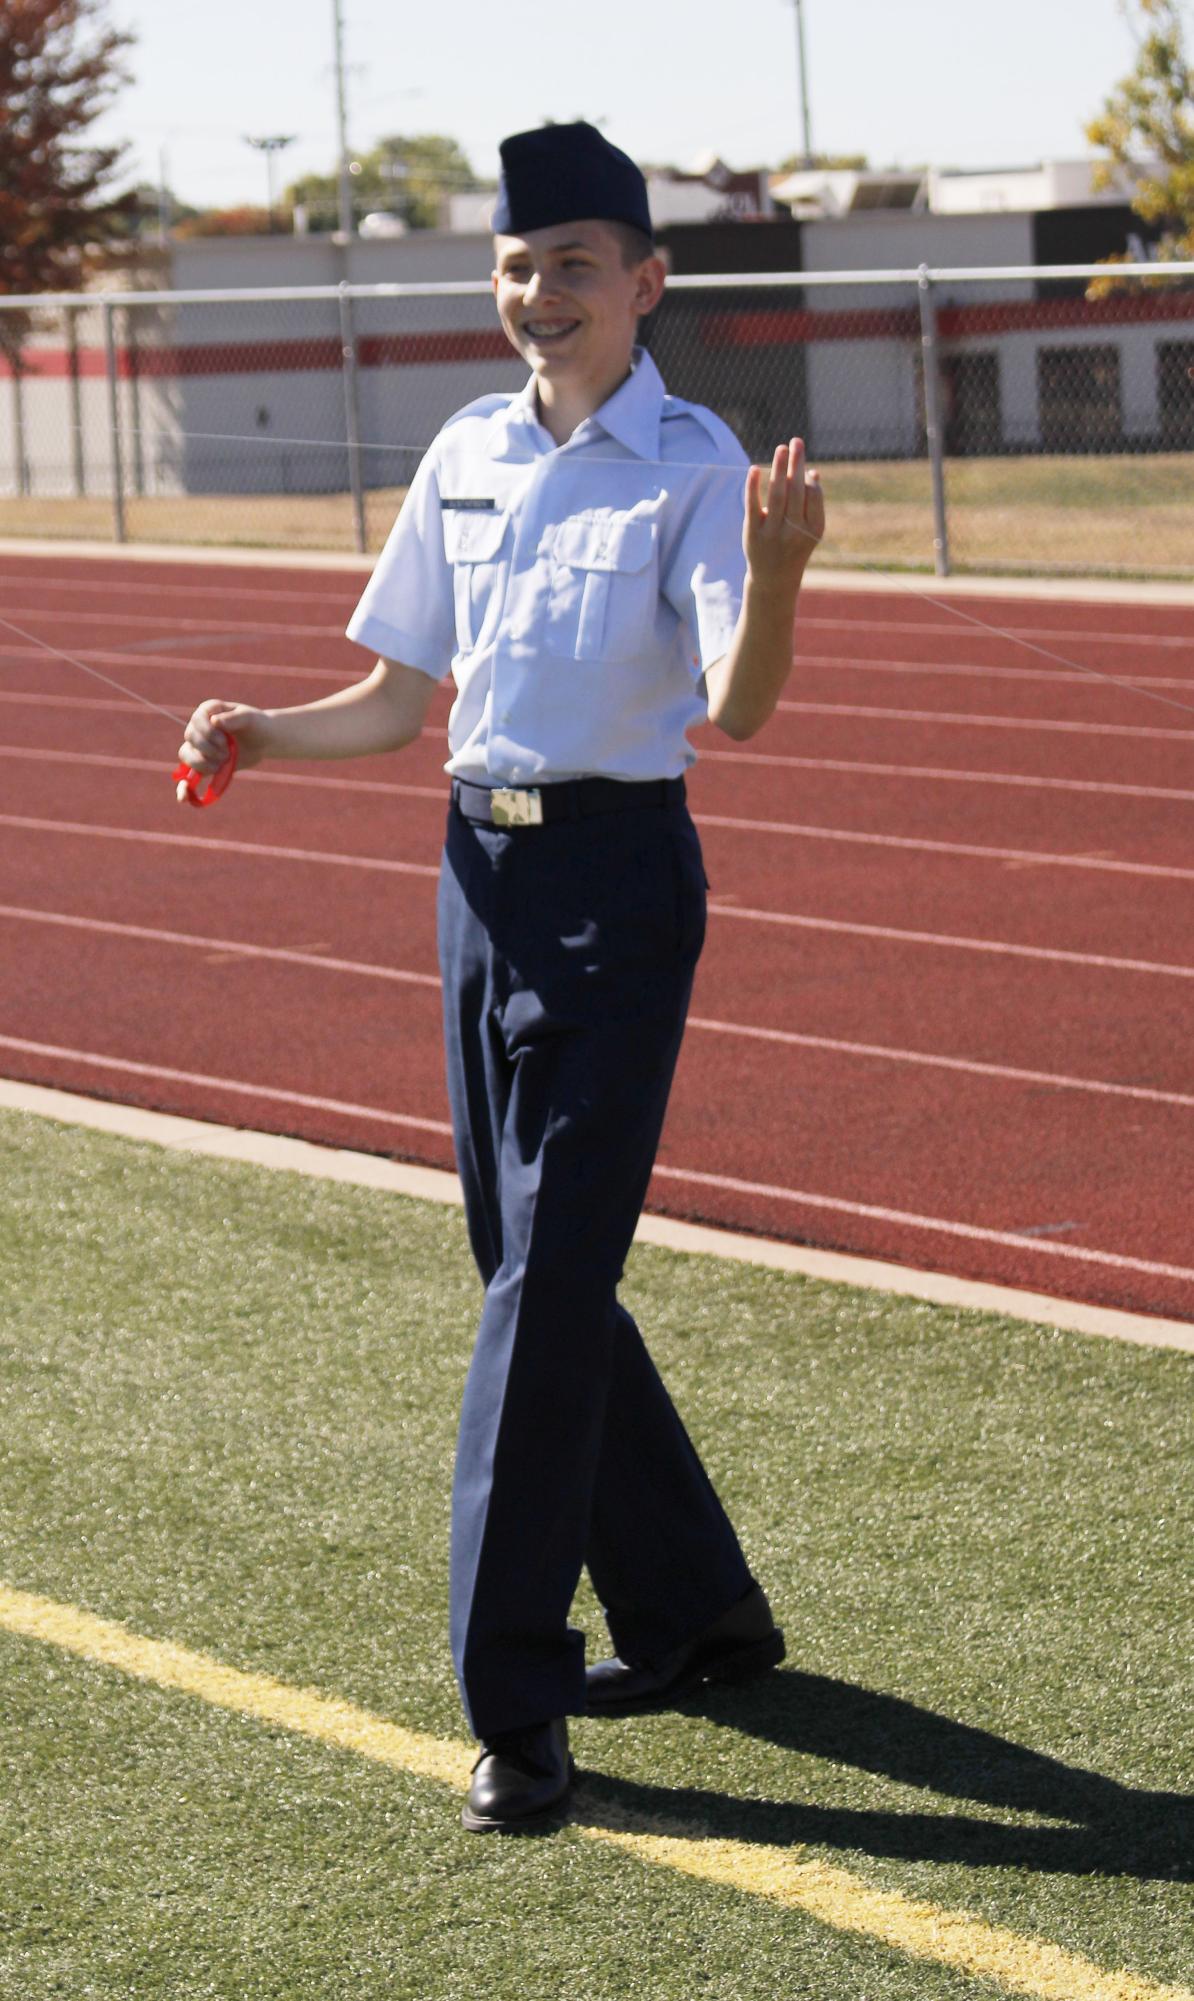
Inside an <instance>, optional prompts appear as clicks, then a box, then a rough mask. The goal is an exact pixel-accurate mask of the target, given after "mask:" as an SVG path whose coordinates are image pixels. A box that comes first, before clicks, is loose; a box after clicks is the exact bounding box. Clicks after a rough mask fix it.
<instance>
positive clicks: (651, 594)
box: [348, 350, 747, 785]
mask: <svg viewBox="0 0 1194 2001" xmlns="http://www.w3.org/2000/svg"><path fill="white" fill-rule="evenodd" d="M746 464H747V459H746V454H745V453H744V452H743V450H742V447H741V446H740V445H739V443H738V441H737V439H736V438H735V437H734V435H733V433H732V432H731V431H729V430H728V429H727V428H726V426H725V425H724V424H723V423H722V422H721V420H720V418H718V417H716V416H714V415H713V413H712V412H711V411H709V410H705V409H702V408H701V407H700V405H698V404H694V403H686V402H683V401H682V400H680V399H679V398H678V397H674V396H668V395H667V394H666V393H665V391H664V387H663V383H662V381H661V379H660V376H659V372H658V370H657V369H656V367H655V364H654V363H653V362H652V360H651V358H650V356H649V355H647V354H645V353H643V352H642V351H639V350H636V355H635V362H634V366H633V368H632V371H631V373H630V374H629V376H628V377H627V378H626V380H625V381H624V382H623V383H622V384H621V385H620V386H619V388H618V389H617V390H615V392H614V394H613V395H612V396H611V397H610V398H609V400H608V401H607V402H606V403H604V404H603V405H602V407H601V408H600V409H599V410H598V411H597V412H596V413H595V415H594V416H592V417H590V418H588V419H587V420H586V421H585V422H584V423H583V424H581V425H579V426H578V428H577V429H576V430H575V431H574V432H573V434H572V436H571V438H569V439H568V441H567V443H566V444H563V445H557V444H556V443H555V441H554V440H553V438H552V437H551V436H550V434H549V433H548V432H547V431H546V430H545V429H544V428H543V426H542V425H541V423H540V422H539V415H538V405H537V402H536V398H535V390H534V383H533V381H532V382H530V383H528V385H527V387H526V389H525V390H523V391H522V392H521V393H520V394H518V395H515V396H508V395H506V396H503V395H495V396H486V397H482V398H480V399H479V400H478V401H477V402H475V403H470V404H469V405H468V406H467V407H466V408H465V409H463V410H461V411H459V412H458V413H457V415H456V416H455V417H453V418H452V419H451V420H450V421H449V422H448V423H447V424H446V425H445V427H444V429H443V430H442V431H441V432H440V434H439V436H438V437H437V438H436V440H435V442H434V443H433V444H432V446H431V447H430V449H429V451H428V452H427V454H426V456H425V458H424V459H423V461H422V464H421V465H420V467H419V470H418V472H417V473H416V475H415V478H414V481H413V483H412V485H411V488H410V491H409V493H408V494H407V497H406V501H405V504H404V506H403V508H402V511H401V513H400V514H399V516H398V519H397V521H396V522H395V524H394V527H393V530H392V531H391V534H390V537H389V540H388V541H387V543H386V545H385V548H384V549H383V551H382V553H381V556H380V557H379V559H378V563H377V567H376V569H375V570H374V572H373V575H372V577H371V578H370V580H369V583H368V585H367V586H366V588H365V591H364V594H363V596H362V598H361V601H360V603H359V604H358V606H357V608H356V610H355V612H354V613H353V615H352V619H351V621H350V623H349V626H348V636H349V638H350V639H355V640H358V641H359V642H360V643H361V644H362V645H363V646H368V647H369V648H370V649H371V650H372V651H374V652H375V653H379V654H382V655H384V656H385V657H386V658H388V659H392V660H399V661H402V662H403V663H404V664H405V665H406V666H408V667H413V668H416V669H418V670H419V671H420V672H422V673H425V674H430V675H433V676H434V677H435V678H436V679H439V678H440V677H442V676H443V675H444V674H446V673H447V672H448V671H449V670H450V671H451V674H452V676H453V679H454V681H455V684H456V699H455V702H454V704H453V707H452V713H451V718H450V720H449V725H448V738H449V746H450V751H451V755H450V757H449V759H448V765H447V769H448V770H449V771H450V772H451V773H452V774H453V775H454V776H456V777H460V778H464V779H469V780H471V781H473V782H474V783H478V784H483V785H510V784H515V785H518V784H538V783H549V782H551V781H553V780H559V779H566V778H579V777H587V776H592V775H600V776H605V777H610V778H623V779H649V778H672V777H675V776H677V775H678V774H679V773H681V772H683V771H684V770H685V769H686V767H687V766H688V765H690V764H691V763H692V762H693V760H694V758H695V755H696V753H695V751H694V750H693V748H692V745H691V744H690V743H689V741H688V732H689V731H690V730H691V729H692V728H693V727H694V726H695V725H696V724H698V723H700V722H703V721H704V720H705V717H706V713H707V711H706V703H705V696H704V689H703V681H702V676H703V674H704V672H705V670H706V669H707V668H708V667H709V666H711V665H712V663H713V662H714V661H715V660H717V659H719V658H720V657H721V655H722V654H723V653H725V652H726V651H727V649H728V647H729V644H730V641H731V638H732V636H733V632H734V627H735V625H736V623H737V619H738V613H739V610H740V608H741V604H742V593H743V588H744V583H745V569H746V565H745V557H744V555H743V551H742V502H743V488H744V474H745V467H746Z"/></svg>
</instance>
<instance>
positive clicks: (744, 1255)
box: [0, 1078, 1194, 1354]
mask: <svg viewBox="0 0 1194 2001" xmlns="http://www.w3.org/2000/svg"><path fill="white" fill-rule="evenodd" d="M0 1109H3V1110H7V1111H18V1112H27V1113H31V1114H33V1115H34V1116H36V1117H39V1118H47V1119H56V1120H58V1121H60V1122H61V1123H63V1124H66V1125H81V1126H87V1127H89V1128H91V1129H92V1130H94V1131H97V1132H108V1133H115V1134H117V1135H118V1136H119V1137H121V1138H124V1139H132V1140H141V1141H147V1142H149V1143H151V1144H153V1145H156V1146H164V1147H167V1148H169V1149H170V1150H172V1151H174V1152H178V1153H191V1154H198V1155H205V1156H207V1157H208V1158H209V1159H217V1160H232V1161H243V1162H245V1163H247V1164H249V1165H251V1166H255V1167H268V1168H281V1169H283V1170H285V1171H287V1172H289V1173H292V1174H304V1175H308V1176H310V1177H311V1178H313V1179H316V1180H323V1181H337V1182H342V1183H345V1184H347V1185H349V1186H351V1187H356V1188H378V1189H382V1190H385V1191H387V1192H388V1193H390V1194H394V1195H407V1196H412V1197H414V1198H415V1199H416V1200H419V1201H424V1202H443V1203H448V1204H451V1205H452V1206H454V1207H457V1208H458V1207H460V1206H461V1200H462V1198H461V1193H460V1184H459V1182H458V1181H457V1179H456V1176H455V1175H454V1174H445V1173H444V1172H443V1171H442V1170H441V1169H438V1168H433V1167H418V1166H416V1165H414V1164H412V1163H408V1162H405V1161H396V1160H387V1159H384V1158H382V1157H381V1156H380V1155H377V1154H369V1153H354V1152H351V1151H350V1150H349V1149H347V1148H344V1147H330V1146H317V1145H315V1144H313V1143H312V1142H311V1141H310V1140H303V1139H290V1138H287V1137H285V1136H284V1135H281V1134H277V1133H265V1132H255V1131H253V1130H251V1129H250V1128H248V1127H242V1126H223V1125H217V1124H215V1123H213V1122H211V1121H208V1120H203V1119H191V1118H181V1117H178V1116H177V1115H175V1114H173V1113H167V1112H153V1111H147V1110H145V1109H144V1108H143V1107H141V1106H139V1105H124V1104H117V1103H113V1102H112V1101H110V1100H107V1099H102V1098H88V1097H84V1096H82V1095H80V1094H79V1093H77V1092H73V1091H60V1090H56V1089H51V1088H49V1087H48V1086H45V1085H41V1084H25V1083H19V1082H15V1081H12V1080H9V1079H5V1078H0ZM635 1241H636V1242H637V1243H641V1244H652V1245H655V1246H657V1247H659V1248H661V1249H664V1250H670V1251H679V1252H683V1253H686V1254H688V1255H690V1256H691V1255H695V1256H704V1257H717V1258H722V1259H727V1260H729V1261H730V1262H732V1263H737V1264H749V1265H756V1266H762V1267H765V1268H767V1269H769V1270H772V1271H784V1272H794V1273H796V1274H797V1275H799V1276H801V1277H804V1278H814V1279H822V1280H825V1281H828V1282H829V1283H831V1284H834V1285H850V1286H856V1287H860V1288H863V1289H866V1290H871V1291H878V1292H890V1293H893V1294H895V1295H897V1296H899V1297H902V1298H909V1299H923V1300H928V1301H930V1302H931V1303H932V1304H934V1305H937V1306H952V1307H955V1308H958V1309H961V1310H963V1311H969V1312H980V1313H999V1314H1004V1315H1006V1316H1009V1317H1010V1318H1012V1319H1016V1320H1028V1321H1033V1322H1036V1323H1038V1324H1043V1325H1044V1326H1047V1327H1057V1328H1060V1329H1064V1330H1065V1331H1067V1332H1070V1333H1078V1334H1096V1335H1100V1336H1102V1337H1104V1338H1106V1339H1110V1340H1116V1341H1128V1342H1132V1343H1135V1344H1136V1345H1138V1346H1141V1347H1150V1348H1174V1349H1178V1350H1182V1351H1184V1352H1185V1353H1187V1354H1194V1322H1189V1321H1184V1320H1166V1319H1161V1318H1159V1317H1158V1318H1156V1319H1154V1318H1152V1317H1151V1316H1150V1315H1148V1314H1144V1313H1125V1312H1122V1311H1120V1310H1119V1309H1117V1308H1114V1307H1103V1306H1088V1305H1084V1304H1083V1303H1082V1302H1081V1301H1079V1300H1070V1299H1056V1298H1054V1297H1052V1296H1051V1295H1050V1294H1048V1293H1042V1292H1025V1291H1020V1290H1019V1289H1018V1288H1016V1287H1014V1286H1004V1285H988V1284H985V1283H983V1282H980V1281H978V1280H974V1279H963V1278H954V1277H951V1276H950V1275H949V1274H948V1273H946V1272H933V1271H920V1270H917V1269H916V1268H915V1267H912V1266H906V1265H897V1264H888V1263H885V1262H883V1261H881V1260H879V1259H877V1258H861V1257H850V1256H847V1255H846V1254H844V1253H842V1252H838V1251H820V1250H816V1249H814V1248H813V1247H811V1246H809V1245H804V1244H789V1243H783V1242H780V1241H777V1240H776V1239H773V1238H768V1237H751V1236H742V1235H739V1234H737V1233H735V1232H733V1231H730V1230H717V1229H711V1228H709V1227H707V1226H706V1225H703V1224H697V1223H682V1222H677V1221H675V1220H673V1219H672V1218H671V1217H668V1216H656V1215H644V1216H643V1217H641V1218H640V1221H639V1226H638V1229H637V1231H636V1232H635Z"/></svg>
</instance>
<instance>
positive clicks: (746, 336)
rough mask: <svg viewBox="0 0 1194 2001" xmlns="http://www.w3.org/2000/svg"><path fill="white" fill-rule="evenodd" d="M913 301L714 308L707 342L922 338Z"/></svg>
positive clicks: (705, 326) (704, 325)
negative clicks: (824, 307) (831, 307)
mask: <svg viewBox="0 0 1194 2001" xmlns="http://www.w3.org/2000/svg"><path fill="white" fill-rule="evenodd" d="M919 339H920V316H919V314H918V313H917V312H916V311H915V310H914V309H913V308H911V307H907V306H899V307H896V308H894V309H893V308H891V307H874V308H872V309H870V310H867V309H865V308H864V309H862V310H856V311H854V312H840V313H837V312H834V313H817V312H811V311H807V310H803V309H801V308H799V307H795V306H783V307H779V308H778V309H777V308H772V307H768V308H767V309H765V310H764V311H762V312H757V313H746V312H735V313H709V314H708V315H707V316H706V317H705V318H704V319H703V320H702V321H701V341H702V344H703V345H704V346H705V347H793V346H796V345H798V344H802V343H804V342H808V341H819V340H919Z"/></svg>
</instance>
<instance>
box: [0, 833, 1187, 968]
mask: <svg viewBox="0 0 1194 2001" xmlns="http://www.w3.org/2000/svg"><path fill="white" fill-rule="evenodd" d="M6 821H7V824H8V825H10V826H11V825H21V824H24V825H26V826H28V827H30V828H34V829H45V830H48V831H50V832H51V833H73V834H84V835H91V836H94V837H95V838H97V839H100V840H124V841H143V842H144V841H154V842H158V843H159V844H161V845H169V846H171V847H184V848H202V849H203V851H204V853H206V854H209V855H210V854H214V855H218V854H220V853H221V852H223V853H227V854H248V855H264V856H266V857H268V858H274V859H281V860H284V861H304V862H323V863H334V864H335V865H337V866H341V867H343V866H353V865H355V866H357V867H363V868H370V869H379V870H384V871H393V872H395V873H400V874H404V875H422V876H438V874H439V870H438V868H436V867H434V866H432V865H431V864H430V863H426V864H425V863H421V862H398V861H388V860H387V861H364V862H362V861H361V860H360V859H359V857H357V856H355V855H343V856H337V855H326V854H320V853H318V852H316V851H315V850H312V849H309V848H283V847H266V846H264V845H263V844H262V843H260V842H257V841H230V840H226V839H225V840H218V841H217V840H215V839H212V840H204V839H203V838H201V837H200V836H199V835H197V834H146V833H142V832H140V831H138V830H137V829H135V828H131V827H127V828H121V829H115V828H112V827H99V828H97V827H93V826H91V825H85V824H83V823H81V822H78V823H75V824H74V825H67V824H65V823H63V822H60V821H57V820H44V821H43V820H34V819H28V820H25V821H24V822H23V823H22V822H21V821H20V820H19V819H18V818H17V816H16V815H14V814H9V815H6V816H0V825H3V824H5V822H6ZM709 914H710V916H711V917H732V918H736V919H738V920H740V921H744V922H747V923H753V924H778V925H787V926H791V927H794V928H796V929H800V930H805V931H831V932H840V933H842V934H843V935H846V936H850V937H856V938H882V939H886V940H890V941H891V942H892V943H894V944H905V945H936V946H939V947H941V948H943V949H945V950H950V951H965V952H990V953H994V954H997V955H1003V956H1006V957H1010V958H1015V959H1043V960H1047V961H1049V962H1051V963H1053V964H1056V965H1063V966H1100V967H1103V968H1104V969H1105V970H1107V971H1109V972H1118V973H1160V974H1167V975H1169V976H1171V977H1173V978H1176V979H1183V980H1191V979H1194V966H1177V965H1172V964H1170V963H1168V962H1166V961H1165V960H1154V959H1127V958H1120V957H1116V956H1114V955H1113V954H1110V953H1105V952H1074V951H1067V950H1064V949H1062V948H1061V947H1057V946H1049V945H1020V944H1015V943H1011V942H1008V941H1006V940H1004V939H997V938H966V937H958V936H954V935H952V934H951V933H949V932H941V931H912V930H904V929H900V928H899V927H897V926H895V925H890V924H863V923H859V922H856V921H852V920H848V919H845V918H840V917H812V916H808V915H806V914H804V913H803V912H799V911H789V910H756V909H754V908H752V907H751V906H750V905H748V904H732V903H718V902H716V901H713V902H711V903H710V904H709Z"/></svg>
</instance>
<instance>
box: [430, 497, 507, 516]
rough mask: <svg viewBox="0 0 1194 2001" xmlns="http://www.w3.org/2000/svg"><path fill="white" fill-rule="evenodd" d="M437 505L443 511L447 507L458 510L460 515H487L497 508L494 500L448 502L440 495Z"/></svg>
mask: <svg viewBox="0 0 1194 2001" xmlns="http://www.w3.org/2000/svg"><path fill="white" fill-rule="evenodd" d="M439 504H440V506H441V507H442V508H445V509H446V508H449V507H455V508H458V509H459V510H460V512H461V513H462V514H488V513H490V512H492V510H493V509H494V508H495V507H496V506H497V501H496V500H448V499H446V498H445V497H444V496H442V495H441V497H440V503H439Z"/></svg>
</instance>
